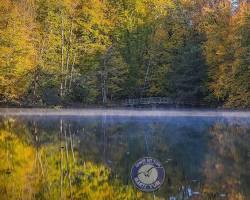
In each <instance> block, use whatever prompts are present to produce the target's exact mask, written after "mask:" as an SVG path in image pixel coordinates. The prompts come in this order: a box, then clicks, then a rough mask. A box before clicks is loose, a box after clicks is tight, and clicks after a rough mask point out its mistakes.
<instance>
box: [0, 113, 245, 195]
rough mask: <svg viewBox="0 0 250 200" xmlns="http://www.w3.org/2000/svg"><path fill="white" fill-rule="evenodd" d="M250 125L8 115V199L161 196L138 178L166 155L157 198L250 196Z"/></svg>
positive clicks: (4, 131)
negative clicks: (133, 177) (135, 172)
mask: <svg viewBox="0 0 250 200" xmlns="http://www.w3.org/2000/svg"><path fill="white" fill-rule="evenodd" d="M249 144H250V124H249V121H247V120H246V121H244V120H243V121H242V120H239V121H238V122H237V121H233V120H226V119H216V118H215V119H192V118H172V119H170V118H168V119H167V118H166V119H159V118H157V119H153V118H152V119H151V118H150V119H147V120H146V119H132V120H131V119H128V118H124V119H115V118H113V119H106V118H91V119H89V118H84V119H83V118H80V119H79V118H56V117H51V118H49V119H45V118H39V117H38V118H36V117H35V118H32V119H31V118H20V117H19V118H3V119H2V120H1V123H0V199H25V200H26V199H27V200H29V199H52V200H53V199H56V200H57V199H90V200H92V199H105V200H106V199H107V200H109V199H111V200H112V199H153V195H152V194H142V193H141V192H139V191H138V190H136V189H135V188H134V187H133V185H132V183H131V181H130V177H129V174H130V168H131V166H132V165H133V163H134V162H135V161H136V160H137V159H139V158H141V157H143V156H146V155H147V156H152V157H156V158H158V159H159V160H160V161H161V162H162V164H163V165H164V167H165V170H166V179H165V183H164V185H163V186H162V188H160V190H159V191H157V192H156V193H155V196H154V198H155V199H169V197H170V196H175V197H177V200H184V199H188V198H187V196H188V195H187V188H189V187H190V188H191V189H192V191H193V192H196V194H194V195H193V196H192V199H201V200H213V199H227V200H247V199H249V198H250V181H249V180H250V145H249Z"/></svg>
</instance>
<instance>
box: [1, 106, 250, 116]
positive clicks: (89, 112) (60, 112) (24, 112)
mask: <svg viewBox="0 0 250 200" xmlns="http://www.w3.org/2000/svg"><path fill="white" fill-rule="evenodd" d="M0 116H117V117H119V116H121V117H250V111H249V110H245V111H242V110H225V109H223V110H221V109H192V108H190V109H175V108H172V109H145V108H143V109H131V108H130V109H124V108H115V109H107V108H106V109H105V108H95V109H91V108H85V109H84V108H81V109H79V108H78V109H77V108H66V109H65V108H57V109H56V108H54V109H52V108H47V109H44V108H42V109H41V108H0Z"/></svg>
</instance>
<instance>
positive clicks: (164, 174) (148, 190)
mask: <svg viewBox="0 0 250 200" xmlns="http://www.w3.org/2000/svg"><path fill="white" fill-rule="evenodd" d="M144 159H152V160H155V161H156V162H158V163H159V164H160V166H161V168H162V169H163V180H162V182H161V184H160V185H159V186H158V187H157V188H155V189H147V190H143V189H142V188H140V187H139V186H138V185H137V184H136V183H135V182H134V178H133V177H132V170H133V169H134V167H135V165H136V164H137V163H138V162H140V161H141V160H144ZM165 176H166V173H165V168H164V167H163V165H162V164H161V162H160V161H159V160H157V159H155V158H153V157H149V156H146V157H143V158H140V159H138V160H137V161H136V162H135V163H134V164H133V165H132V167H131V170H130V178H131V180H132V182H133V185H134V186H135V187H136V188H137V189H138V190H140V191H142V192H148V193H150V192H154V191H157V190H158V189H160V187H161V186H162V185H163V184H164V181H165ZM157 178H158V177H157Z"/></svg>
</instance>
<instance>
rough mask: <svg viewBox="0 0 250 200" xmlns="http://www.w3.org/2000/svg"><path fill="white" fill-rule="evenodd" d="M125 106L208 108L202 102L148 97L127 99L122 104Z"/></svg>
mask: <svg viewBox="0 0 250 200" xmlns="http://www.w3.org/2000/svg"><path fill="white" fill-rule="evenodd" d="M122 105H123V106H131V107H133V106H135V107H136V106H147V105H149V106H151V105H152V106H157V105H163V106H174V107H197V106H206V104H205V103H202V102H200V103H199V104H197V103H195V102H192V101H189V102H187V101H185V102H183V101H176V100H173V99H171V98H168V97H147V98H138V99H126V100H125V101H123V102H122Z"/></svg>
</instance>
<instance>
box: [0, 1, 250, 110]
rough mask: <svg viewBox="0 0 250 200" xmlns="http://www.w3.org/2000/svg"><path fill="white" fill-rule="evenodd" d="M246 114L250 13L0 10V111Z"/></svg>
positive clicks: (177, 6) (119, 5) (191, 8)
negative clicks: (146, 106) (182, 109)
mask: <svg viewBox="0 0 250 200" xmlns="http://www.w3.org/2000/svg"><path fill="white" fill-rule="evenodd" d="M153 96H160V97H169V98H171V99H173V100H176V101H178V102H184V103H185V102H193V103H194V104H195V105H203V104H207V105H210V106H225V107H237V108H249V106H250V3H249V2H248V1H229V0H213V1H206V0H115V1H114V0H15V1H14V0H0V101H1V104H2V105H6V104H8V105H33V106H46V105H70V104H77V103H78V104H79V105H87V104H110V103H114V102H119V101H121V100H124V99H127V98H140V97H153Z"/></svg>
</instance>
